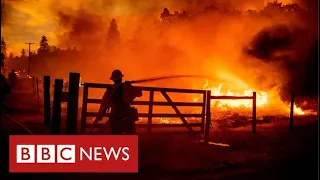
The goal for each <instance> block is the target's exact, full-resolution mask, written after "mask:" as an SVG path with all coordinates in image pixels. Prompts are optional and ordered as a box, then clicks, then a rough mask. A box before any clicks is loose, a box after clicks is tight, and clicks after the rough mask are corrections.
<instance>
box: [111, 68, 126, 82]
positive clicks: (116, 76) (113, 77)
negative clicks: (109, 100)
mask: <svg viewBox="0 0 320 180" xmlns="http://www.w3.org/2000/svg"><path fill="white" fill-rule="evenodd" d="M123 76H124V75H123V74H122V72H121V71H120V70H119V69H116V70H114V71H112V74H111V77H110V80H118V79H121V78H122V77H123Z"/></svg>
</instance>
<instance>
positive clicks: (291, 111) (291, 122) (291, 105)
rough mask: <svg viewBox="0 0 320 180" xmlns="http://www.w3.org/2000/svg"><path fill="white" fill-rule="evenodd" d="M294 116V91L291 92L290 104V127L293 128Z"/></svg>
mask: <svg viewBox="0 0 320 180" xmlns="http://www.w3.org/2000/svg"><path fill="white" fill-rule="evenodd" d="M293 116H294V93H293V92H292V93H291V104H290V129H293Z"/></svg>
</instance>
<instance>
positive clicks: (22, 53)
mask: <svg viewBox="0 0 320 180" xmlns="http://www.w3.org/2000/svg"><path fill="white" fill-rule="evenodd" d="M25 56H26V51H25V50H24V49H22V50H21V57H25Z"/></svg>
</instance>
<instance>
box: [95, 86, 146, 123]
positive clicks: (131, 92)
mask: <svg viewBox="0 0 320 180" xmlns="http://www.w3.org/2000/svg"><path fill="white" fill-rule="evenodd" d="M141 96H142V92H141V90H140V89H139V88H138V87H134V86H132V85H131V84H130V83H121V84H115V85H113V86H112V87H110V88H108V90H107V91H106V92H105V94H104V96H103V99H102V103H101V106H100V109H99V112H98V115H97V117H96V118H97V119H98V120H100V119H102V116H103V114H104V113H105V111H106V109H107V108H108V106H110V107H111V111H110V120H111V119H118V118H125V117H127V116H128V114H129V112H130V106H131V105H132V104H133V100H134V99H135V98H136V97H141Z"/></svg>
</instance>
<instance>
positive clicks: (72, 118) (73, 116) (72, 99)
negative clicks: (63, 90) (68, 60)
mask: <svg viewBox="0 0 320 180" xmlns="http://www.w3.org/2000/svg"><path fill="white" fill-rule="evenodd" d="M79 81H80V74H79V73H70V75H69V93H68V95H69V97H68V107H67V126H66V133H67V134H77V121H78V99H79Z"/></svg>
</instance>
